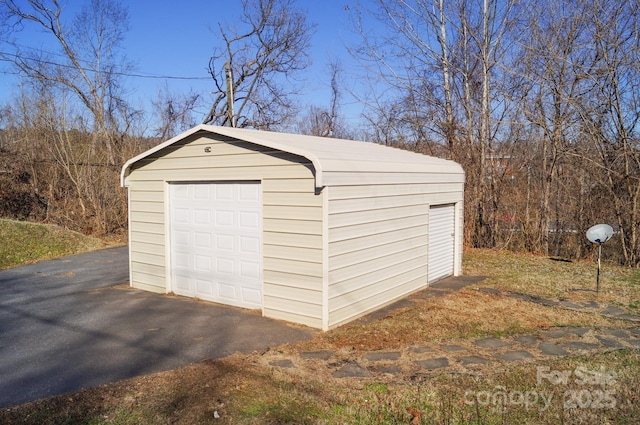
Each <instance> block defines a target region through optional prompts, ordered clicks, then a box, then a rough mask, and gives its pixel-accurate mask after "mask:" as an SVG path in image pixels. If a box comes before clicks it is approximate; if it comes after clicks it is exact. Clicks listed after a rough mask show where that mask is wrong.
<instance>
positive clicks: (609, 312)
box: [600, 305, 627, 316]
mask: <svg viewBox="0 0 640 425" xmlns="http://www.w3.org/2000/svg"><path fill="white" fill-rule="evenodd" d="M600 314H604V315H605V316H617V315H619V314H627V311H626V310H624V309H622V308H620V307H616V306H615V305H610V306H609V307H607V308H605V309H604V310H602V311H601V312H600Z"/></svg>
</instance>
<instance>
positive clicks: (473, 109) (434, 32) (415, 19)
mask: <svg viewBox="0 0 640 425" xmlns="http://www.w3.org/2000/svg"><path fill="white" fill-rule="evenodd" d="M374 4H375V8H373V9H372V10H364V11H360V14H359V15H357V16H356V22H357V26H358V30H359V32H360V34H361V35H362V39H363V44H362V45H361V46H359V47H358V48H357V49H353V50H352V52H353V53H354V54H355V56H356V57H357V58H358V59H360V60H361V62H362V63H363V64H364V65H365V67H366V69H367V71H368V75H369V76H374V77H375V78H377V79H378V81H376V82H374V83H372V86H374V87H378V88H381V90H379V96H378V99H374V102H372V104H373V105H374V107H373V109H374V112H373V114H372V116H371V117H370V119H369V120H370V122H372V124H374V125H375V122H378V123H380V122H382V126H387V127H388V126H393V127H395V131H394V132H391V131H389V130H390V129H384V130H383V131H379V132H378V133H379V134H382V135H384V136H385V137H388V136H389V135H391V134H394V133H395V136H394V137H396V138H400V139H404V140H405V141H407V140H413V143H407V142H401V144H404V145H405V146H407V147H408V146H411V147H412V149H414V150H417V151H421V152H426V153H431V154H434V153H436V152H438V154H441V150H438V149H435V146H434V144H433V142H439V143H440V144H441V145H443V146H446V148H447V151H446V156H447V157H450V158H453V159H456V160H458V161H460V162H461V163H462V164H463V166H464V167H465V168H466V169H467V176H468V186H467V187H468V188H469V189H468V191H467V193H468V194H469V195H468V199H467V201H466V202H465V205H466V206H467V223H470V224H471V226H470V227H468V230H469V231H468V232H467V235H468V237H469V240H470V241H471V242H472V243H473V244H474V245H476V246H494V244H495V238H496V234H497V222H496V216H497V210H498V209H499V204H500V200H499V197H498V195H499V193H500V190H499V188H498V187H497V186H498V184H499V183H498V178H499V177H500V173H499V172H496V170H498V169H499V166H500V164H499V162H500V158H501V157H504V155H501V154H496V152H497V148H498V146H499V145H500V146H505V145H506V144H505V141H504V140H501V138H502V137H503V136H504V135H503V134H502V133H505V132H504V130H503V127H504V122H505V121H506V120H505V117H506V116H507V114H508V112H509V109H510V108H509V105H508V104H507V101H508V100H509V99H510V95H508V92H509V90H508V88H506V87H504V83H505V80H506V79H505V75H507V74H508V72H507V71H506V70H507V69H509V66H508V64H507V61H508V60H509V58H510V57H509V55H507V52H509V48H510V47H511V45H510V44H509V43H507V40H515V37H514V34H515V33H513V32H511V29H512V22H513V17H512V11H513V6H514V4H515V2H514V1H511V0H509V1H498V0H482V1H473V0H459V1H456V2H445V1H442V0H391V1H387V0H384V1H383V0H379V1H375V2H374ZM364 13H368V14H369V15H370V16H371V17H373V18H374V19H375V22H376V23H377V24H380V25H381V26H382V27H383V28H384V31H379V30H376V29H374V28H373V27H371V28H369V27H367V26H366V25H365V24H364V22H368V20H365V19H362V18H360V16H362V15H361V14H364ZM507 36H508V37H507ZM381 118H382V120H381ZM464 122H466V125H465V126H461V125H460V124H461V123H464ZM505 134H508V132H506V133H505ZM462 141H463V142H464V143H462ZM398 142H400V140H396V141H395V142H393V141H392V142H391V143H398ZM385 143H390V142H389V141H385Z"/></svg>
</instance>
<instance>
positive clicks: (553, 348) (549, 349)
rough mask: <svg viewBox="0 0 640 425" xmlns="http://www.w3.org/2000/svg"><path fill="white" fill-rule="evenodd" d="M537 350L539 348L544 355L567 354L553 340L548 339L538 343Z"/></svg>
mask: <svg viewBox="0 0 640 425" xmlns="http://www.w3.org/2000/svg"><path fill="white" fill-rule="evenodd" d="M538 350H540V351H541V352H542V354H544V355H545V356H566V355H568V354H569V353H568V352H566V351H565V350H563V349H562V348H560V347H558V346H557V345H556V344H554V343H553V342H549V341H544V342H542V343H541V344H540V345H538Z"/></svg>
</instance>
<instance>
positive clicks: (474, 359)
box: [458, 356, 490, 366]
mask: <svg viewBox="0 0 640 425" xmlns="http://www.w3.org/2000/svg"><path fill="white" fill-rule="evenodd" d="M458 361H459V362H460V363H462V364H463V365H465V366H468V365H474V364H487V363H489V362H490V360H489V359H486V358H484V357H480V356H464V357H458Z"/></svg>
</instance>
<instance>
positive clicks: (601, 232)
mask: <svg viewBox="0 0 640 425" xmlns="http://www.w3.org/2000/svg"><path fill="white" fill-rule="evenodd" d="M611 236H613V228H612V227H611V226H609V225H608V224H596V225H595V226H592V227H590V228H589V230H587V239H589V241H590V242H591V243H597V244H601V245H602V244H603V243H605V242H606V241H608V240H609V239H611Z"/></svg>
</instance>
